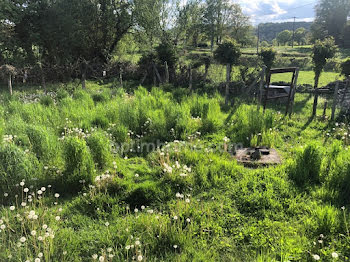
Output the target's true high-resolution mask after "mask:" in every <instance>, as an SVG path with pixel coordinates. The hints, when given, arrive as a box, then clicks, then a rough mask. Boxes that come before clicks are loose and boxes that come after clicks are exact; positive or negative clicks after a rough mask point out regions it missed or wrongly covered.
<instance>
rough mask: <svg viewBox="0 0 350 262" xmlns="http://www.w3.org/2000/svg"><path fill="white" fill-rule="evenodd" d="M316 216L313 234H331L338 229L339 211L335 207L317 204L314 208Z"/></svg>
mask: <svg viewBox="0 0 350 262" xmlns="http://www.w3.org/2000/svg"><path fill="white" fill-rule="evenodd" d="M314 216H315V218H316V221H315V222H316V232H315V235H320V234H325V235H329V234H333V233H336V232H338V230H339V229H340V221H339V218H340V212H339V210H337V209H336V208H335V207H333V206H330V205H325V206H318V207H316V208H315V210H314Z"/></svg>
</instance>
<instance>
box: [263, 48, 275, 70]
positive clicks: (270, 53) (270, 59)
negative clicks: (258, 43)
mask: <svg viewBox="0 0 350 262" xmlns="http://www.w3.org/2000/svg"><path fill="white" fill-rule="evenodd" d="M259 56H260V57H261V59H262V61H263V63H264V65H265V66H266V68H267V71H266V73H269V72H270V70H271V68H272V66H273V64H274V62H275V59H276V51H275V50H273V49H272V48H264V49H262V50H261V52H260V54H259Z"/></svg>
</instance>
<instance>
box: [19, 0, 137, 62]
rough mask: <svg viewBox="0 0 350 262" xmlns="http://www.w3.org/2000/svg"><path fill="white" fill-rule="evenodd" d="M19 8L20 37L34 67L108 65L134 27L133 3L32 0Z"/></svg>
mask: <svg viewBox="0 0 350 262" xmlns="http://www.w3.org/2000/svg"><path fill="white" fill-rule="evenodd" d="M18 8H19V9H20V11H21V12H20V16H18V19H17V21H16V22H15V25H16V26H15V32H16V38H17V39H18V43H19V45H20V46H21V47H22V48H23V49H24V50H25V51H26V53H27V57H28V60H29V62H31V63H32V64H33V63H34V64H35V63H37V62H39V63H40V64H41V65H45V64H48V65H50V66H56V65H60V66H62V68H65V67H67V66H69V65H71V64H72V63H76V61H78V60H79V59H85V60H87V61H92V60H96V61H98V62H99V63H107V62H108V60H109V59H110V57H111V55H112V53H113V51H114V49H115V47H116V46H117V44H118V43H119V41H120V40H121V39H122V37H123V36H124V35H125V34H126V33H127V32H128V31H129V29H130V28H131V26H132V25H133V19H132V13H131V10H132V1H129V0H127V1H123V0H114V1H107V0H93V1H91V0H59V1H50V0H32V1H26V4H25V5H20V7H18ZM33 47H35V50H36V52H37V53H38V54H39V55H38V56H35V52H34V50H33ZM37 58H40V61H37Z"/></svg>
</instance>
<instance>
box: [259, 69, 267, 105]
mask: <svg viewBox="0 0 350 262" xmlns="http://www.w3.org/2000/svg"><path fill="white" fill-rule="evenodd" d="M265 72H266V66H263V68H262V70H261V73H260V84H259V101H258V111H260V105H261V103H262V95H263V90H264V80H265Z"/></svg>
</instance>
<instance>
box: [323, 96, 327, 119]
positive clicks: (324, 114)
mask: <svg viewBox="0 0 350 262" xmlns="http://www.w3.org/2000/svg"><path fill="white" fill-rule="evenodd" d="M327 106H328V102H327V100H326V101H325V102H324V107H323V115H322V119H323V120H325V119H326V113H327Z"/></svg>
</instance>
